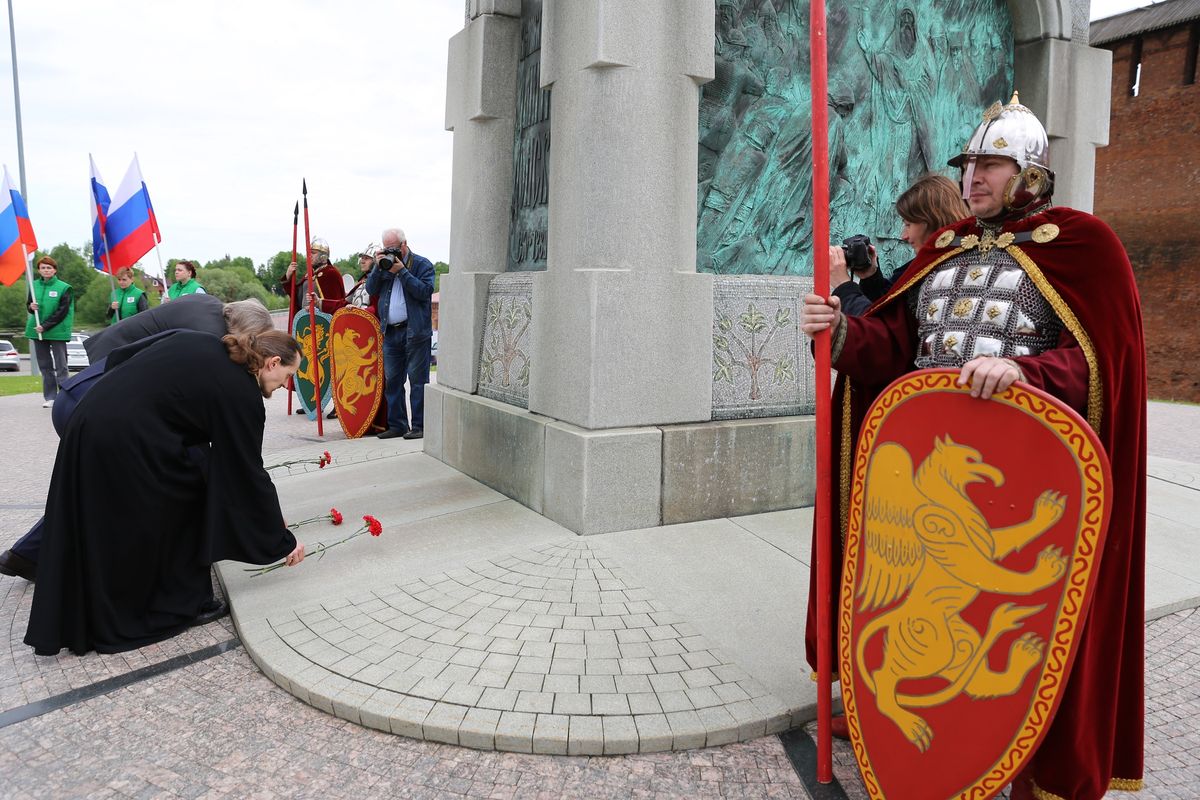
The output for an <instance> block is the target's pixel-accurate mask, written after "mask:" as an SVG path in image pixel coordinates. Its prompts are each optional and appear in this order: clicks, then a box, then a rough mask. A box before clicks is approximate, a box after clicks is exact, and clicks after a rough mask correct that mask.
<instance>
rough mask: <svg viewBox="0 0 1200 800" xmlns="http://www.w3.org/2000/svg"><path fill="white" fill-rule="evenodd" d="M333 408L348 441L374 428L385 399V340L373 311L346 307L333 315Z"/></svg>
mask: <svg viewBox="0 0 1200 800" xmlns="http://www.w3.org/2000/svg"><path fill="white" fill-rule="evenodd" d="M330 342H331V344H330V348H329V349H330V359H331V363H332V365H333V387H334V389H333V407H334V408H335V409H337V416H338V422H340V423H341V425H342V430H343V431H345V433H346V438H347V439H357V438H359V437H360V436H362V435H363V434H364V433H366V432H367V430H368V429H369V428H370V427H371V422H372V420H374V419H375V414H376V412H377V411H378V410H379V404H380V403H381V402H382V400H383V376H384V372H383V337H382V336H381V335H380V332H379V321H378V320H377V319H375V316H374V315H373V314H371V313H370V312H367V311H364V310H363V309H361V308H354V307H353V306H346V307H345V308H340V309H338V310H337V312H336V313H335V314H334V315H333V325H332V326H331V328H330Z"/></svg>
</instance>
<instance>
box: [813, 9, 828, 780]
mask: <svg viewBox="0 0 1200 800" xmlns="http://www.w3.org/2000/svg"><path fill="white" fill-rule="evenodd" d="M809 62H810V64H811V71H812V155H813V174H812V186H813V237H812V243H813V292H814V293H816V294H819V295H821V296H823V297H827V296H828V293H829V103H828V99H827V97H828V85H829V78H828V74H827V72H826V67H827V64H826V36H825V0H813V2H811V3H809ZM832 333H833V329H832V327H831V328H830V329H829V330H826V331H823V332H822V333H820V334H818V335H817V337H816V339H815V344H816V392H817V403H816V412H817V413H816V423H817V487H816V508H815V516H816V532H817V536H816V538H817V552H816V570H815V572H816V575H817V591H816V595H817V780H818V781H819V782H821V783H829V782H831V781H832V780H833V740H832V739H831V733H832V732H831V731H830V717H831V713H832V708H831V705H830V695H831V693H832V690H833V676H832V670H831V666H832V654H831V653H830V650H831V649H832V648H831V645H832V642H831V640H830V630H831V627H832V626H831V624H830V622H831V620H830V606H831V597H830V592H831V586H830V583H831V581H830V569H829V564H830V558H831V549H832V541H831V539H830V537H831V536H832V531H831V530H830V524H829V523H830V508H829V506H830V501H831V500H832V476H831V474H830V466H831V465H830V451H831V435H832V415H831V414H830V403H831V400H830V396H831V386H830V349H829V346H830V338H831V336H832Z"/></svg>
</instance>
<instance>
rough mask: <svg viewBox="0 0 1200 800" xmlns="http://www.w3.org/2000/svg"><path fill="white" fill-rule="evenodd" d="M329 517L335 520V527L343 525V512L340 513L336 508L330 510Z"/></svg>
mask: <svg viewBox="0 0 1200 800" xmlns="http://www.w3.org/2000/svg"><path fill="white" fill-rule="evenodd" d="M329 516H330V518H331V519H332V520H333V524H334V525H341V524H342V512H340V511H338V510H337V509H336V508H331V509H329Z"/></svg>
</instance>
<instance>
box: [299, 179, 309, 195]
mask: <svg viewBox="0 0 1200 800" xmlns="http://www.w3.org/2000/svg"><path fill="white" fill-rule="evenodd" d="M300 186H301V187H302V189H303V192H304V196H305V197H308V181H307V180H305V179H304V178H301V179H300Z"/></svg>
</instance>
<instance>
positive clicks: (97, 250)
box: [88, 155, 110, 272]
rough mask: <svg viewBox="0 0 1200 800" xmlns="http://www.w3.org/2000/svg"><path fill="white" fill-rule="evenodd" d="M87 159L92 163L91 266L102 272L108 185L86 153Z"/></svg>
mask: <svg viewBox="0 0 1200 800" xmlns="http://www.w3.org/2000/svg"><path fill="white" fill-rule="evenodd" d="M88 161H89V162H91V165H92V266H93V267H95V268H96V269H98V270H100V271H101V272H104V271H105V270H107V268H108V248H107V247H105V244H104V242H105V237H106V235H107V231H106V228H107V224H108V207H109V205H110V201H109V197H108V187H106V186H105V185H104V179H103V178H101V177H100V171H99V170H98V169H96V161H95V159H93V158H92V157H91V155H88Z"/></svg>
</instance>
